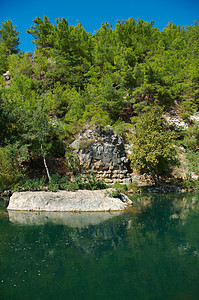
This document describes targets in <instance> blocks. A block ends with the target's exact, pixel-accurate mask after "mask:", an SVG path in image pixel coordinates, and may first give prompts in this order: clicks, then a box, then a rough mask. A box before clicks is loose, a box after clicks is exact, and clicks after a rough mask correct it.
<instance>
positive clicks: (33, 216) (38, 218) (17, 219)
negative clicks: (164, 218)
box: [8, 210, 122, 228]
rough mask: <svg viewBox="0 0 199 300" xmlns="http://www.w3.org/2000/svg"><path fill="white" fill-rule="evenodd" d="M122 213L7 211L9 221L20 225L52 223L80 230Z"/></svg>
mask: <svg viewBox="0 0 199 300" xmlns="http://www.w3.org/2000/svg"><path fill="white" fill-rule="evenodd" d="M121 214H122V212H91V213H90V212H81V213H77V212H29V211H10V210H9V211H8V215H9V221H10V222H12V223H18V224H21V225H38V226H40V225H45V224H47V223H53V224H56V225H66V226H69V227H72V228H76V227H77V228H82V227H87V226H89V225H97V224H100V223H101V222H104V221H107V220H109V219H112V218H113V217H116V216H119V215H121Z"/></svg>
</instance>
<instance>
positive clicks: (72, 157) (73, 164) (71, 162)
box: [65, 148, 81, 175]
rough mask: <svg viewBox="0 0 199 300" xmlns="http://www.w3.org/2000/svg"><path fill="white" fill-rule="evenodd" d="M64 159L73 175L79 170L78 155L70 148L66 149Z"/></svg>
mask: <svg viewBox="0 0 199 300" xmlns="http://www.w3.org/2000/svg"><path fill="white" fill-rule="evenodd" d="M65 159H66V165H67V167H68V168H69V170H70V171H71V172H72V173H73V174H74V175H76V174H78V173H79V172H80V171H81V167H80V161H79V157H78V155H77V154H76V153H75V152H74V151H73V150H72V149H71V148H68V149H67V150H66V152H65Z"/></svg>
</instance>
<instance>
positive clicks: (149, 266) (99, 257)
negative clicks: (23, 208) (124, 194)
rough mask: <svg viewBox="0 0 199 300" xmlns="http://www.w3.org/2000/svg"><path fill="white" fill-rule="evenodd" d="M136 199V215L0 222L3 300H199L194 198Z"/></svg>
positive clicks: (38, 216)
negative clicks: (69, 299)
mask: <svg viewBox="0 0 199 300" xmlns="http://www.w3.org/2000/svg"><path fill="white" fill-rule="evenodd" d="M136 197H137V206H138V208H139V209H138V211H139V213H131V212H126V213H116V214H115V213H96V214H95V213H94V214H91V213H88V214H87V213H80V214H78V213H77V214H75V213H69V214H68V213H61V214H59V213H58V214H57V213H55V214H54V213H53V214H51V213H50V216H49V215H48V214H49V213H32V212H31V213H30V212H27V213H24V212H22V214H21V212H13V213H14V214H12V212H11V211H9V222H6V220H5V218H4V219H1V217H0V229H2V230H0V256H1V261H0V270H1V271H2V272H1V274H0V288H1V297H2V299H47V298H50V299H65V298H66V297H69V298H71V299H77V300H79V299H108V300H110V299H114V300H115V299H124V300H126V299H136V300H139V299H140V300H143V299H144V300H148V299H150V300H154V299H158V300H161V299H162V300H167V299H183V300H186V299H199V286H198V281H199V213H198V203H199V197H198V195H191V194H190V195H169V196H165V195H162V196H161V195H149V196H145V195H143V196H135V198H136ZM194 197H195V198H194ZM134 202H135V203H136V199H134ZM141 204H142V205H141ZM10 213H11V214H10ZM62 214H63V215H62ZM66 216H67V218H66ZM66 219H67V220H66ZM2 281H3V282H2Z"/></svg>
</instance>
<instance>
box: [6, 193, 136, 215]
mask: <svg viewBox="0 0 199 300" xmlns="http://www.w3.org/2000/svg"><path fill="white" fill-rule="evenodd" d="M113 191H114V189H107V190H95V191H88V190H78V191H76V192H70V191H58V192H16V193H14V194H13V195H12V196H11V198H10V202H9V205H8V208H7V209H8V210H22V211H119V210H124V209H125V208H126V207H127V206H128V205H131V204H132V202H131V200H129V199H128V197H127V196H125V195H123V194H121V195H120V198H114V197H112V196H111V195H112V192H113Z"/></svg>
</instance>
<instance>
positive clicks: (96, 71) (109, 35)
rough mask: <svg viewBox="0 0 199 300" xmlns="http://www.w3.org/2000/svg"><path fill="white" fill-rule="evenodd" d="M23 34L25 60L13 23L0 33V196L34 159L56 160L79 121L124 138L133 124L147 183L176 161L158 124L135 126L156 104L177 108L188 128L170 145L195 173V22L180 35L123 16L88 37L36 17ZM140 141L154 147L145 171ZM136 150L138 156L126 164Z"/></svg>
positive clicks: (198, 34)
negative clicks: (30, 46) (30, 49)
mask: <svg viewBox="0 0 199 300" xmlns="http://www.w3.org/2000/svg"><path fill="white" fill-rule="evenodd" d="M27 33H28V34H30V35H32V36H33V37H34V41H33V43H34V44H35V46H36V50H35V53H34V54H32V53H23V52H21V51H20V50H19V38H18V31H17V30H16V26H14V25H13V24H12V21H10V20H6V21H5V22H4V23H2V24H1V26H0V72H1V74H3V73H5V72H7V71H9V73H8V76H7V77H6V76H4V79H3V76H1V77H0V186H1V189H5V188H8V187H9V186H10V185H12V184H13V183H16V182H24V181H25V180H27V178H28V176H29V175H28V168H32V169H33V168H34V162H35V159H36V158H38V157H42V159H43V161H44V162H45V158H46V157H56V158H60V157H64V155H65V151H66V148H67V145H68V144H69V143H70V142H71V140H72V138H73V136H74V134H75V133H77V132H78V131H79V130H80V129H81V128H82V126H83V125H84V124H85V123H90V124H99V125H112V126H113V127H115V128H116V129H117V130H118V131H119V132H120V133H124V132H127V131H128V130H127V129H129V128H130V127H132V126H134V125H133V124H135V121H136V122H137V131H133V130H130V131H129V132H130V133H131V134H132V140H133V155H132V166H133V168H134V167H137V168H138V169H140V170H141V171H142V172H149V173H151V174H152V175H157V174H160V175H161V173H162V172H165V171H166V172H167V168H165V166H168V161H169V163H172V162H174V161H175V159H173V153H174V152H173V148H172V147H171V144H172V143H173V141H171V136H172V137H173V133H172V134H171V135H170V134H169V131H167V130H165V129H164V130H163V127H162V123H161V124H160V123H157V126H155V125H154V126H152V127H147V126H148V125H146V128H145V127H144V124H147V122H146V123H145V120H146V121H147V120H149V119H150V118H151V116H152V115H153V114H155V115H154V120H158V118H156V116H159V117H160V115H159V112H157V111H156V107H157V106H158V107H161V114H163V113H165V112H166V111H169V110H170V109H171V108H175V109H176V108H177V110H178V113H179V115H180V116H181V117H182V118H184V120H186V121H187V122H188V123H190V127H189V129H187V130H182V131H181V132H179V133H178V137H177V136H176V137H175V139H176V141H175V144H178V145H179V146H183V147H184V148H185V151H186V155H187V160H188V162H189V163H188V164H189V168H190V172H192V171H193V170H194V171H195V172H196V173H197V174H199V165H198V158H199V142H198V140H199V136H198V125H197V124H193V123H192V122H191V120H190V118H189V117H190V115H192V114H193V113H194V112H197V111H198V108H199V72H198V70H199V48H198V44H199V26H198V23H197V22H195V23H194V25H192V26H187V27H181V26H177V25H176V24H171V23H169V24H168V25H167V26H166V28H164V29H163V30H162V31H159V30H158V29H157V28H155V27H154V22H153V21H152V22H150V23H148V22H145V21H143V20H138V21H137V22H136V21H135V20H134V19H133V18H129V19H128V20H126V21H118V22H117V24H116V26H115V28H113V27H112V25H110V24H108V23H107V22H105V23H104V24H102V26H101V28H99V30H97V31H96V32H94V33H93V34H90V33H88V32H86V31H85V30H84V28H83V27H82V25H81V24H80V23H79V22H78V24H77V25H76V26H71V25H69V24H68V22H67V20H66V19H65V18H61V19H60V18H59V19H57V20H56V25H54V24H51V23H50V21H49V19H48V18H47V17H44V19H43V20H42V19H40V18H39V17H36V18H35V19H34V25H32V26H31V29H29V30H27ZM146 108H147V109H148V112H146ZM160 119H161V118H160ZM142 121H143V122H142ZM158 122H159V121H158ZM147 130H148V131H150V135H153V136H154V139H156V140H157V147H155V148H154V145H155V144H154V143H153V141H152V140H151V138H150V137H149V135H147V134H146V133H147ZM173 131H174V130H173ZM145 137H146V139H145ZM130 139H131V137H130ZM148 139H150V143H152V144H153V147H152V148H150V149H151V151H152V153H153V155H152V156H151V159H150V168H149V159H148V158H147V157H148V156H147V155H148V154H147V151H148V150H147V149H149V148H148V146H147V142H148V141H149V140H148ZM138 145H139V149H142V153H141V151H140V153H139V155H138V156H136V158H135V155H136V154H135V153H136V151H135V148H136V147H137V148H138ZM145 146H146V147H145ZM159 146H160V148H159ZM153 148H154V149H153ZM157 149H159V150H158V158H157V156H156V155H155V153H156V152H157ZM144 151H145V153H144ZM140 155H142V158H141V157H140ZM171 156H172V159H171ZM175 157H176V155H175ZM146 158H147V160H148V164H147V167H146V163H143V161H142V159H144V160H145V161H146ZM141 161H142V162H141ZM141 164H142V166H141ZM46 170H48V166H47V164H46ZM152 170H153V171H152ZM49 172H51V170H49ZM188 175H189V174H188Z"/></svg>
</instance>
